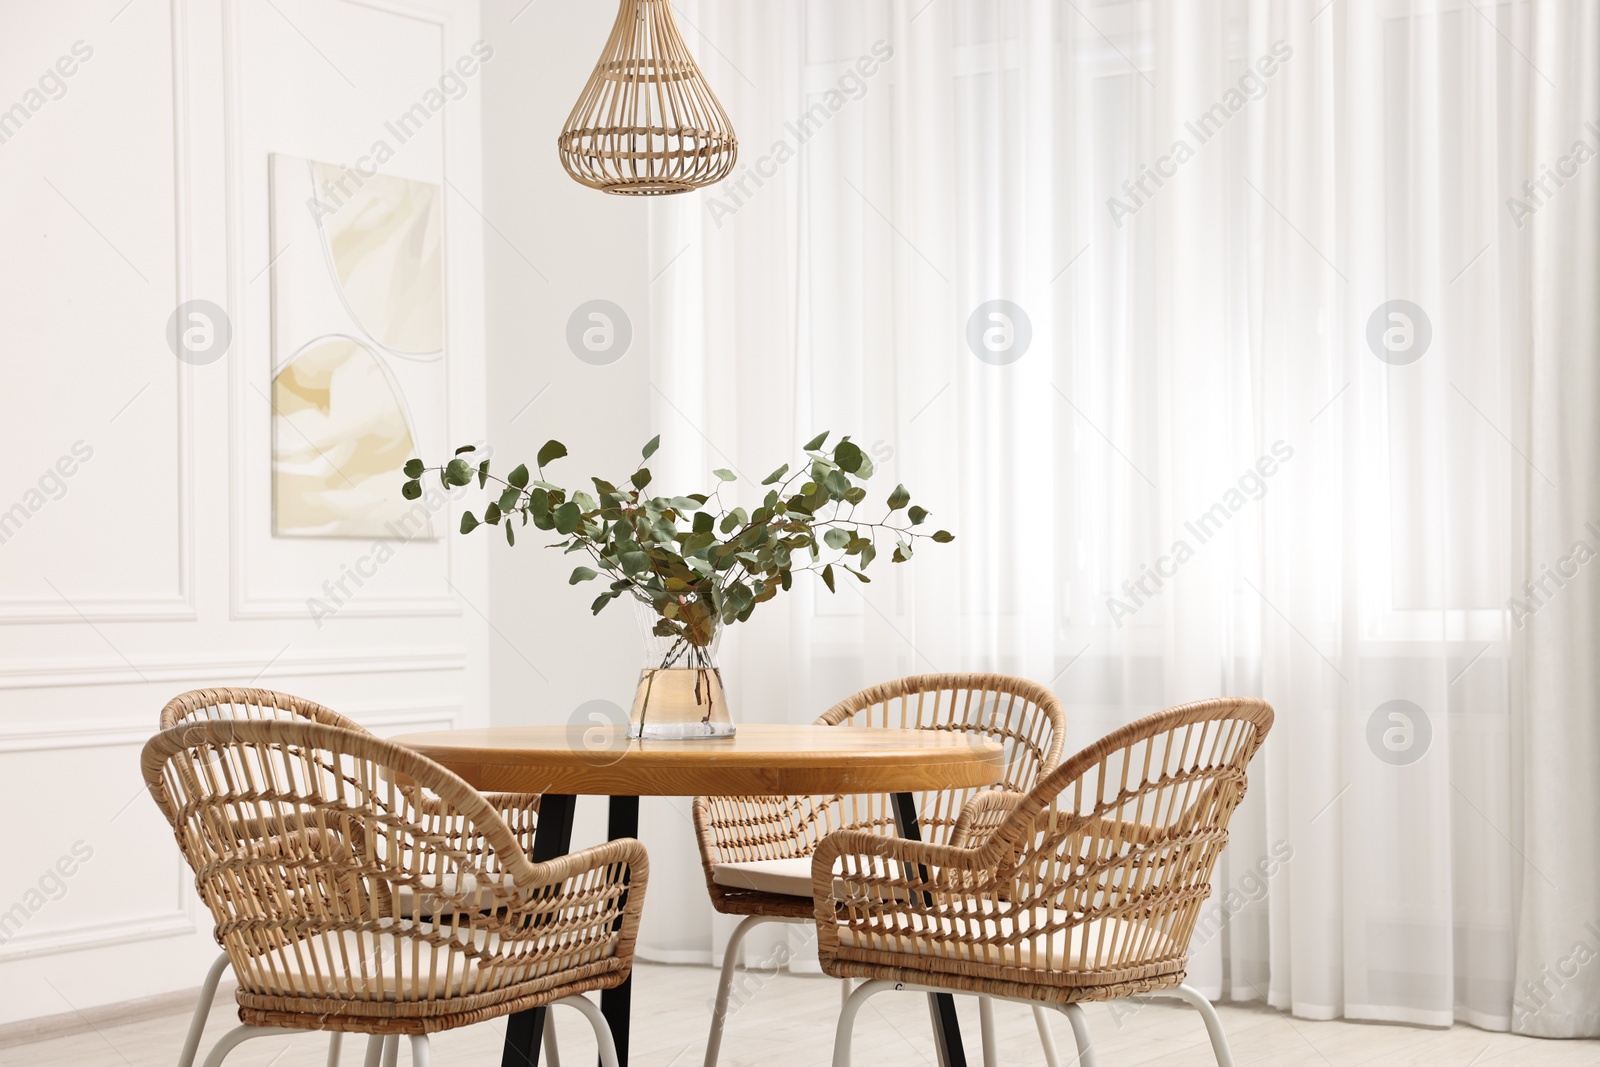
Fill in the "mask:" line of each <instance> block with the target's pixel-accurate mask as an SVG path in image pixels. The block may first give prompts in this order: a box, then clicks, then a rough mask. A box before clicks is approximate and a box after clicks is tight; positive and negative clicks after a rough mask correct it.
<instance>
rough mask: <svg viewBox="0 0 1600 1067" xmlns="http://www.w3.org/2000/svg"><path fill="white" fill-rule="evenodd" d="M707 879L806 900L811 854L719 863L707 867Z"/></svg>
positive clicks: (730, 885) (808, 894) (734, 886)
mask: <svg viewBox="0 0 1600 1067" xmlns="http://www.w3.org/2000/svg"><path fill="white" fill-rule="evenodd" d="M711 880H712V881H713V882H715V883H717V884H718V885H725V886H727V887H728V888H729V889H751V890H754V891H755V892H757V893H776V894H777V895H779V896H784V897H804V898H805V899H807V900H810V899H811V857H810V856H801V857H798V858H796V859H788V860H749V861H747V862H745V863H719V864H717V865H716V866H715V867H713V868H711Z"/></svg>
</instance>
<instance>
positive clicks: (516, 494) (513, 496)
mask: <svg viewBox="0 0 1600 1067" xmlns="http://www.w3.org/2000/svg"><path fill="white" fill-rule="evenodd" d="M521 499H522V490H520V489H518V488H516V487H515V486H507V487H506V491H505V492H503V493H501V494H500V499H499V501H497V503H499V505H500V510H501V511H510V510H512V509H513V508H515V507H516V506H517V501H519V500H521Z"/></svg>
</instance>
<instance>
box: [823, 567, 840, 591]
mask: <svg viewBox="0 0 1600 1067" xmlns="http://www.w3.org/2000/svg"><path fill="white" fill-rule="evenodd" d="M822 584H823V585H825V586H827V587H828V592H830V593H837V592H838V590H837V589H835V588H834V587H833V564H831V563H830V564H828V565H827V566H826V567H824V568H822Z"/></svg>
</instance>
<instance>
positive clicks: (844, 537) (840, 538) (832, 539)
mask: <svg viewBox="0 0 1600 1067" xmlns="http://www.w3.org/2000/svg"><path fill="white" fill-rule="evenodd" d="M822 541H823V543H824V544H826V545H827V546H828V547H829V548H834V549H838V548H843V547H844V546H845V545H848V544H849V543H850V531H849V530H844V529H840V528H839V527H834V528H833V529H831V530H829V531H828V532H826V533H824V534H823V535H822Z"/></svg>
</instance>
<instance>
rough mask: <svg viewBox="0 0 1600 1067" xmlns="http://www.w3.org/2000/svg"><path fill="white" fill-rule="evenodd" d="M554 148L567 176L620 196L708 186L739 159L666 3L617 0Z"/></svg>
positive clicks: (725, 117) (729, 127) (727, 125)
mask: <svg viewBox="0 0 1600 1067" xmlns="http://www.w3.org/2000/svg"><path fill="white" fill-rule="evenodd" d="M556 143H557V146H558V148H559V150H560V152H561V165H562V166H564V167H566V168H567V173H568V174H570V175H572V177H573V179H574V180H576V181H578V182H581V183H582V184H584V185H587V186H589V187H590V188H591V189H599V190H601V191H602V192H607V193H615V194H617V195H619V196H660V195H663V194H666V193H686V192H689V191H690V190H692V189H699V188H701V187H702V186H706V185H713V184H715V183H716V182H719V181H721V180H722V179H723V178H726V177H727V176H728V174H729V173H730V172H731V171H732V170H733V163H734V160H735V159H737V158H738V155H739V141H738V138H737V137H735V136H734V133H733V124H732V123H731V122H729V121H728V113H727V112H726V111H724V110H722V104H720V103H719V102H718V101H717V97H716V94H715V93H713V92H712V91H711V86H710V85H708V84H706V79H705V76H704V75H703V74H701V73H700V67H699V66H698V65H697V64H696V63H695V61H694V57H693V56H692V55H690V54H689V46H688V45H687V44H685V43H684V40H683V35H682V34H681V33H679V32H678V24H677V22H676V21H674V19H673V17H672V5H671V3H670V2H669V0H622V2H621V6H620V7H619V8H618V10H617V21H616V24H615V25H614V26H612V27H611V37H610V39H608V40H607V41H606V47H605V51H604V52H602V53H601V55H600V62H599V63H597V64H595V68H594V73H593V74H591V75H590V76H589V82H588V84H587V85H585V86H584V87H583V93H582V94H581V95H580V96H579V97H578V102H577V104H575V105H574V106H573V108H572V114H571V115H569V116H567V124H566V126H565V127H563V128H562V130H561V136H560V137H559V138H558V139H557V142H556Z"/></svg>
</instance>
